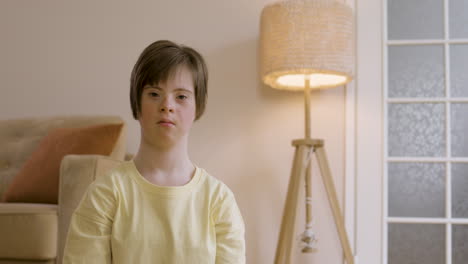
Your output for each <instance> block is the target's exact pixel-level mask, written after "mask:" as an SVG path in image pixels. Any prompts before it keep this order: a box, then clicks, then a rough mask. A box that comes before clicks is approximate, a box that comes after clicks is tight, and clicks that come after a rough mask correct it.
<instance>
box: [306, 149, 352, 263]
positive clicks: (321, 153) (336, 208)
mask: <svg viewBox="0 0 468 264" xmlns="http://www.w3.org/2000/svg"><path fill="white" fill-rule="evenodd" d="M315 150H316V155H317V161H318V164H319V167H320V172H321V174H322V178H323V183H324V185H325V189H326V190H327V195H328V201H329V202H330V207H331V209H332V212H333V217H334V219H335V225H336V228H337V231H338V235H339V236H340V241H341V246H342V248H343V251H344V255H345V259H346V263H347V264H354V258H353V255H352V252H351V247H350V245H349V239H348V235H347V233H346V229H345V225H344V220H343V216H342V214H341V210H340V205H339V203H338V198H337V195H336V189H335V184H334V183H333V178H332V175H331V172H330V167H329V166H328V161H327V157H326V154H325V150H324V148H323V145H321V146H318V147H316V149H315Z"/></svg>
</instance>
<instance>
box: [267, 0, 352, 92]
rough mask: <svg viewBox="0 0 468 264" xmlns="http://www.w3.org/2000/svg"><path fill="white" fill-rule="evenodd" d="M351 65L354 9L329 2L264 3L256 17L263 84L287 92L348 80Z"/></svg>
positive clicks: (306, 0) (342, 83)
mask: <svg viewBox="0 0 468 264" xmlns="http://www.w3.org/2000/svg"><path fill="white" fill-rule="evenodd" d="M353 69H354V17H353V11H352V9H351V8H350V7H349V6H347V5H346V4H344V3H340V2H337V1H333V0H289V1H282V2H277V3H273V4H270V5H267V6H266V7H265V8H264V9H263V11H262V15H261V21H260V72H261V76H262V80H263V82H264V83H265V84H267V85H269V86H271V87H273V88H277V89H286V90H303V89H304V85H305V79H306V78H309V79H310V86H311V88H312V89H314V88H315V89H319V88H331V87H336V86H340V85H344V84H346V83H348V82H349V81H350V80H351V79H352V75H353Z"/></svg>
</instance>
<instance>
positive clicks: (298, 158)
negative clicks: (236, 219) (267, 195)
mask: <svg viewBox="0 0 468 264" xmlns="http://www.w3.org/2000/svg"><path fill="white" fill-rule="evenodd" d="M310 148H311V147H308V146H305V145H299V146H296V151H295V154H294V161H293V167H292V170H291V177H290V178H289V185H288V194H287V196H286V202H285V205H284V209H283V219H282V221H281V230H280V235H279V239H278V245H277V248H276V256H275V264H290V263H291V262H290V259H291V247H292V242H293V237H294V230H295V224H296V212H297V210H296V209H297V204H298V201H297V200H298V196H299V185H300V183H301V179H302V176H303V175H304V172H305V164H306V161H307V151H309V150H310Z"/></svg>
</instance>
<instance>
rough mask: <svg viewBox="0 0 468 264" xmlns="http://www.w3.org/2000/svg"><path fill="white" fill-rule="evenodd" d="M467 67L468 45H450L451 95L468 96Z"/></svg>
mask: <svg viewBox="0 0 468 264" xmlns="http://www.w3.org/2000/svg"><path fill="white" fill-rule="evenodd" d="M467 3H468V1H467ZM466 17H468V15H467V16H466ZM466 28H468V27H466ZM467 68H468V45H466V44H465V45H450V95H451V96H452V97H468V74H467V73H466V69H467Z"/></svg>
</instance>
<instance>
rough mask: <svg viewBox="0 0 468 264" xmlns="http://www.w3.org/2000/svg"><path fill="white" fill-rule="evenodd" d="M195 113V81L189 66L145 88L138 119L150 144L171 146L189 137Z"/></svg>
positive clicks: (180, 67)
mask: <svg viewBox="0 0 468 264" xmlns="http://www.w3.org/2000/svg"><path fill="white" fill-rule="evenodd" d="M195 114H196V103H195V89H194V81H193V76H192V73H191V71H190V70H189V69H188V68H187V66H179V67H178V68H177V69H175V71H174V74H172V75H170V76H169V77H168V80H167V81H166V82H160V83H158V84H154V85H146V86H145V87H144V88H143V93H142V96H141V114H140V116H139V118H138V121H139V122H140V126H141V131H142V137H144V138H145V140H146V141H147V142H149V143H150V144H152V145H153V144H156V145H159V146H171V145H174V144H176V143H177V142H179V141H180V140H182V139H187V138H188V134H189V131H190V129H191V127H192V124H193V121H194V119H195Z"/></svg>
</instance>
